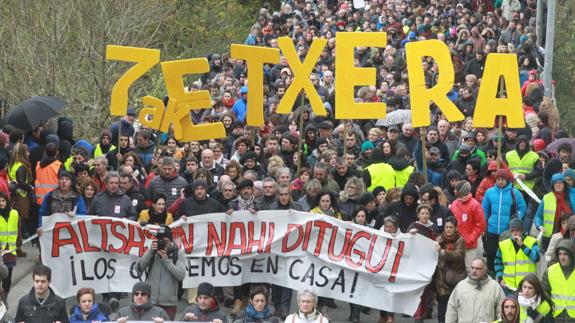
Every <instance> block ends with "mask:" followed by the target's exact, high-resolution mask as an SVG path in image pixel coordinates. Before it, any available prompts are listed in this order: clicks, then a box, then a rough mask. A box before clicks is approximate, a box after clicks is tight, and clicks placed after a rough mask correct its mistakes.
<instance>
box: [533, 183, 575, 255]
mask: <svg viewBox="0 0 575 323" xmlns="http://www.w3.org/2000/svg"><path fill="white" fill-rule="evenodd" d="M573 192H575V191H573V190H570V189H569V188H568V187H567V185H566V184H565V178H564V177H563V174H555V175H553V176H552V177H551V192H549V193H547V194H545V195H544V196H543V199H542V200H541V203H540V204H539V208H537V212H536V213H535V218H534V222H535V227H536V228H537V229H539V231H543V240H542V241H541V248H542V249H543V250H544V251H545V250H547V246H548V245H549V241H550V240H551V236H552V235H553V234H554V233H556V232H558V231H559V230H561V222H560V220H559V219H560V217H561V215H562V214H565V213H567V214H572V213H573V207H574V206H575V203H574V202H575V201H574V199H575V194H573Z"/></svg>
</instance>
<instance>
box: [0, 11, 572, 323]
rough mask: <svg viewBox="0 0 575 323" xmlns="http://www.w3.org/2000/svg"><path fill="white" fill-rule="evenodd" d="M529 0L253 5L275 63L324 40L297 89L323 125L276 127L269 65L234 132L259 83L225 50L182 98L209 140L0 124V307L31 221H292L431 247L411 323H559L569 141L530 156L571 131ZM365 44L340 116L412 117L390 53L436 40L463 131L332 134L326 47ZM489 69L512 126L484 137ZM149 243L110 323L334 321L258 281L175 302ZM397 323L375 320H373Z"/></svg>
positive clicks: (344, 123)
mask: <svg viewBox="0 0 575 323" xmlns="http://www.w3.org/2000/svg"><path fill="white" fill-rule="evenodd" d="M536 2H537V1H536V0H459V1H455V0H431V1H428V0H411V1H408V0H386V1H385V0H373V1H365V6H364V7H363V8H360V9H357V8H354V7H353V6H352V4H351V1H342V0H337V1H336V0H326V1H312V0H307V1H303V0H299V1H298V0H291V1H284V3H282V5H281V8H277V11H274V10H272V9H271V8H269V6H264V7H263V8H261V10H260V12H259V15H258V18H257V22H256V23H255V24H254V25H253V26H252V28H251V31H250V33H249V35H248V37H247V39H246V40H245V44H247V45H253V46H268V47H276V48H277V47H278V40H277V38H278V37H280V36H288V37H290V38H291V39H292V40H293V43H294V45H295V46H296V49H297V52H298V55H299V57H300V58H301V59H302V60H303V58H305V56H306V53H307V50H308V48H309V46H310V44H311V43H312V41H313V39H315V38H325V39H327V46H326V47H325V48H324V49H323V51H322V53H321V56H320V58H319V59H318V61H317V64H316V66H315V68H314V70H313V72H312V73H311V74H310V75H309V79H310V81H311V82H312V83H313V85H314V88H315V90H316V91H317V93H318V94H319V96H320V98H321V99H322V101H323V104H324V107H325V110H326V112H327V116H321V117H320V116H316V115H314V113H313V111H312V109H311V107H310V106H309V104H308V102H307V101H306V104H305V105H304V106H302V107H300V106H299V102H300V100H296V102H298V103H297V104H298V105H296V106H294V108H293V112H291V113H290V114H278V113H277V107H278V104H279V102H280V100H281V99H282V97H283V95H284V94H285V91H286V89H287V88H288V87H289V86H290V84H291V82H292V79H293V74H292V71H291V70H290V66H289V64H288V63H287V61H286V59H285V58H284V57H283V56H281V59H280V62H279V63H278V64H275V65H265V66H264V70H263V73H264V93H263V95H264V107H263V108H264V114H265V125H264V126H263V127H261V128H258V129H255V128H251V127H249V126H246V124H245V121H246V109H247V100H249V98H248V95H247V93H248V91H247V86H248V84H247V73H248V72H249V73H252V72H253V73H260V72H259V71H248V70H247V67H246V65H245V63H244V62H243V61H241V60H235V59H232V58H231V57H230V55H229V53H223V54H221V55H220V54H212V55H209V56H208V60H209V62H210V72H209V73H206V74H204V75H203V76H202V77H201V78H200V79H198V80H197V81H196V82H193V83H192V84H191V85H189V86H188V88H187V90H188V91H197V90H200V89H201V90H208V91H209V92H210V93H211V98H212V102H213V107H212V108H210V109H205V110H193V111H192V112H191V113H190V115H191V118H192V121H193V122H194V123H195V124H199V123H204V122H218V121H221V122H222V123H223V125H224V127H225V130H226V135H227V137H226V138H224V139H217V140H208V141H205V142H204V141H202V142H194V141H192V142H178V141H177V140H176V139H175V138H174V137H173V134H172V132H171V131H169V132H167V133H159V132H156V131H151V130H149V129H145V128H143V127H140V126H139V125H138V122H135V116H136V111H135V110H134V109H132V108H130V109H128V113H127V115H125V116H124V117H122V118H121V119H120V120H118V121H116V122H114V123H113V124H112V125H111V126H110V127H109V129H105V130H103V131H102V132H101V135H100V137H99V138H98V139H97V140H85V139H79V138H76V137H75V136H74V134H73V130H74V124H73V122H72V120H71V119H69V118H67V117H65V116H64V117H60V118H59V119H58V122H57V126H56V127H50V126H48V123H46V124H43V125H41V126H39V127H37V128H36V129H34V130H33V131H29V132H26V133H25V132H23V131H21V130H19V129H14V128H13V127H10V126H5V127H4V128H3V129H2V132H0V168H1V169H2V170H1V171H0V179H1V180H0V215H1V216H0V225H1V228H2V229H1V230H2V232H3V233H2V235H0V242H1V243H2V246H3V249H7V250H9V251H8V252H4V256H3V257H2V258H3V263H4V264H5V265H6V268H7V271H6V275H5V276H6V278H5V279H4V280H3V282H2V287H3V289H4V300H6V298H5V295H7V294H8V293H9V291H10V284H11V274H12V271H13V269H14V267H15V265H16V262H17V257H25V256H26V255H25V253H24V252H22V250H21V249H20V245H21V241H22V239H23V238H27V237H29V236H31V235H33V234H34V233H36V232H38V233H39V234H41V229H39V228H40V227H41V224H42V218H43V217H49V216H50V215H51V214H53V213H66V214H68V215H69V216H71V217H73V216H76V215H82V214H90V215H98V216H113V217H121V218H127V219H131V220H134V221H138V222H140V223H141V224H142V225H146V224H148V223H149V224H157V225H164V226H167V225H169V224H171V223H173V222H174V221H176V220H178V219H182V218H184V219H185V217H191V216H195V215H199V214H205V213H211V212H227V213H229V214H231V212H233V211H238V210H249V211H251V212H254V213H257V212H258V211H260V210H283V209H295V210H302V211H306V212H312V213H319V214H323V215H326V216H331V217H334V218H335V219H338V220H342V221H350V222H354V223H357V224H359V225H363V226H367V227H371V228H375V229H380V230H381V231H384V232H386V233H387V234H398V233H411V234H422V235H424V236H426V237H427V238H429V239H433V240H436V241H437V246H436V248H437V252H438V254H439V262H438V265H437V270H436V273H435V275H434V278H433V281H432V282H431V283H430V284H429V285H428V286H427V287H426V288H425V290H424V293H423V295H422V297H421V302H420V305H419V307H418V309H417V311H416V312H415V313H414V315H413V319H414V320H415V322H422V321H423V320H425V319H429V318H431V314H432V312H433V310H434V308H435V309H436V310H437V318H438V320H439V322H474V323H476V322H492V321H497V320H498V321H499V322H552V321H557V322H575V287H574V286H575V274H574V273H573V270H574V266H575V258H574V253H575V216H573V215H572V214H573V213H574V212H573V210H574V209H573V208H574V207H575V204H574V202H575V187H574V185H575V160H573V156H574V155H573V148H572V145H571V144H570V143H569V142H566V143H563V144H561V145H559V146H558V147H556V148H555V149H547V147H548V146H549V145H550V144H552V143H553V142H554V141H556V140H559V139H562V138H568V133H567V131H566V130H565V129H563V128H561V127H560V124H559V117H558V112H557V108H556V107H555V105H554V103H553V100H552V99H551V98H548V97H544V95H543V93H544V89H543V85H542V82H541V80H540V79H539V75H540V72H541V71H542V64H543V48H541V47H540V46H538V45H537V37H536V33H535V21H536V18H535V15H536V11H537V10H536V9H537V8H536ZM377 31H385V32H386V33H387V39H388V45H387V46H386V47H385V48H375V47H373V48H370V47H358V48H356V49H355V65H356V66H358V67H372V68H375V69H376V70H377V73H376V79H375V85H374V86H366V87H360V88H358V89H357V91H356V100H357V101H358V102H385V103H386V104H387V109H388V112H392V111H395V110H401V109H404V110H409V109H410V98H409V82H408V79H407V70H406V60H405V44H406V43H408V42H416V41H419V40H425V39H438V40H441V41H443V42H445V44H446V45H447V46H448V47H449V50H450V53H451V59H452V61H453V65H454V68H455V86H454V88H453V90H452V91H451V92H450V93H449V98H450V99H451V100H452V101H453V102H454V103H455V104H456V106H457V107H458V108H459V109H460V111H461V112H462V113H463V114H464V115H465V120H464V121H459V122H450V121H449V120H446V119H445V117H444V116H443V114H442V113H441V111H440V110H439V109H438V108H437V107H436V106H434V105H431V119H432V125H431V126H430V127H428V128H427V129H425V130H426V131H425V135H424V137H425V138H421V137H422V136H421V135H420V131H419V129H413V127H412V126H411V124H410V122H409V120H406V121H405V122H403V123H401V124H392V125H388V126H379V125H377V120H335V118H334V112H335V102H334V97H335V90H336V89H335V86H334V85H335V79H336V78H337V77H338V74H337V71H336V70H335V68H334V67H335V63H334V59H335V47H336V45H337V44H336V42H335V34H336V33H337V32H377ZM490 53H516V54H517V64H518V67H519V72H520V80H517V81H518V82H520V83H521V93H522V98H523V112H524V116H525V122H526V127H525V128H522V129H511V128H508V127H507V126H506V125H505V123H504V122H503V129H502V131H501V132H499V131H498V129H497V128H496V127H494V128H493V129H483V128H475V127H474V126H473V112H474V109H475V103H476V99H477V95H478V88H479V85H480V83H481V78H482V74H483V70H484V67H485V59H486V56H487V55H488V54H490ZM423 68H424V70H425V75H426V85H427V86H429V87H432V86H434V85H435V84H436V82H437V78H438V72H439V71H438V67H437V64H436V63H435V62H434V61H433V60H431V59H428V60H425V61H424V62H423ZM166 99H167V100H169V98H166ZM494 108H496V107H494ZM300 119H303V125H304V127H303V128H301V129H300V126H299V124H300ZM496 124H497V123H496V122H494V125H496ZM76 126H81V125H76ZM422 145H425V148H426V149H422V148H423V147H422ZM499 146H500V147H501V148H500V149H499ZM424 151H425V154H424V153H423V152H424ZM499 151H500V152H499ZM499 154H500V155H499ZM165 228H166V233H165V236H161V238H158V240H157V242H154V245H153V247H152V248H151V249H150V251H149V252H148V253H146V255H145V256H144V257H143V258H141V259H140V261H138V270H140V271H144V270H147V269H148V267H150V268H149V270H150V272H149V274H148V277H149V280H148V282H147V283H138V284H136V285H135V286H134V290H133V295H132V297H133V298H132V301H133V303H134V305H133V306H132V307H130V308H125V309H121V310H120V311H119V318H118V321H119V322H124V321H126V320H128V319H130V320H138V319H154V320H156V321H158V322H161V321H163V320H164V319H166V320H168V319H174V317H175V314H176V306H177V304H178V297H187V299H188V301H189V303H190V304H193V305H192V306H191V307H190V308H188V309H186V310H185V311H184V312H185V314H184V317H183V319H184V320H187V321H196V320H199V321H206V320H207V321H212V322H224V321H226V320H227V318H226V316H225V314H223V315H222V313H221V312H220V309H219V305H218V303H219V302H221V303H222V304H223V305H224V306H228V307H231V308H232V310H231V315H232V317H233V318H234V319H236V320H239V322H267V321H274V320H278V318H281V319H286V317H287V319H286V322H327V320H328V319H329V316H330V314H329V308H335V307H337V306H338V305H337V304H335V302H334V301H333V300H331V299H328V298H321V297H320V298H319V299H318V298H317V297H316V296H315V295H313V293H311V292H309V291H304V292H300V293H298V304H299V309H296V310H295V312H294V310H292V309H291V308H290V304H291V299H292V294H293V293H292V290H290V289H288V288H285V287H281V286H275V285H272V286H268V285H265V284H263V285H260V284H252V285H251V286H250V285H245V286H236V287H224V288H214V287H213V286H211V285H209V284H202V285H200V286H199V288H198V289H193V290H188V292H187V294H184V295H182V293H181V292H179V291H178V289H179V288H178V282H180V281H181V280H182V279H183V276H184V272H183V270H184V269H183V265H181V262H182V261H183V256H182V255H180V256H179V253H181V252H178V250H177V248H176V249H175V250H174V248H175V247H174V245H173V244H172V243H171V234H170V232H169V231H170V230H169V227H165ZM539 233H541V234H539ZM538 235H539V237H538V238H536V237H537V236H538ZM160 242H161V243H160ZM160 244H161V246H160ZM538 264H543V266H540V267H538ZM422 265H425V264H422ZM154 266H156V267H154ZM158 266H163V267H158ZM542 268H543V269H542ZM48 270H49V268H48V269H46V268H39V269H38V272H36V271H35V273H34V284H35V285H34V286H35V288H36V287H37V286H36V277H44V280H45V281H46V280H47V281H48V282H49V280H50V273H49V271H48ZM46 288H47V287H46ZM46 288H44V291H43V292H42V290H41V291H40V292H38V291H36V292H34V290H33V291H32V292H31V294H30V295H32V296H34V295H33V294H34V293H35V298H34V297H32V296H30V295H29V296H26V297H27V299H26V300H24V299H23V300H22V301H21V303H22V302H31V303H34V302H39V304H40V305H42V304H43V302H44V301H47V300H50V297H51V296H47V295H50V292H49V291H48V292H46V290H47V289H46ZM46 293H48V294H46ZM52 293H53V292H52ZM46 297H47V298H46ZM95 297H96V295H95V294H94V291H93V290H90V289H81V290H79V291H78V297H77V298H78V302H79V305H78V306H77V307H75V308H74V314H73V316H72V318H71V319H70V320H71V321H73V322H80V321H82V319H83V320H87V319H88V318H91V319H92V318H93V319H101V318H100V316H98V315H99V309H98V308H97V307H96V309H95V310H94V306H95V305H93V304H94V302H95ZM118 297H119V295H117V294H116V293H109V294H105V295H104V304H106V305H110V306H111V307H112V309H114V307H115V305H116V304H117V298H118ZM54 302H56V303H58V301H57V300H54ZM84 302H85V303H86V304H91V305H90V306H88V305H83V304H84ZM435 303H436V304H437V306H434V304H435ZM58 304H59V303H58ZM268 304H269V305H271V304H273V309H274V311H273V313H272V312H271V308H272V306H269V305H268ZM21 305H22V304H21ZM340 306H341V305H340ZM40 307H41V306H40ZM104 307H105V306H104ZM57 308H58V307H57V306H56V307H53V308H52V310H54V311H56V310H57ZM45 310H46V311H49V310H48V309H45ZM58 310H59V309H58ZM26 311H30V308H29V307H26V308H23V312H20V306H19V311H18V315H20V316H19V318H17V321H26V322H40V320H39V319H38V318H36V320H31V319H30V317H34V315H33V313H27V312H26ZM92 311H95V313H93V315H94V316H93V317H92V316H90V315H92V314H90V313H92ZM148 311H150V312H149V313H150V314H149V315H148V316H146V317H144V316H142V313H148ZM369 312H370V309H369V308H365V307H362V306H359V305H353V304H352V305H351V308H350V315H349V320H350V321H352V322H359V320H360V316H361V314H362V313H369ZM290 313H293V314H290ZM55 315H56V314H55ZM104 315H107V314H104ZM138 315H139V316H138ZM272 315H273V316H272ZM54 317H55V316H54ZM74 317H76V318H80V319H76V321H74V320H75V318H74ZM52 318H53V317H52ZM394 319H395V316H394V314H393V313H389V312H384V311H381V313H380V322H386V323H390V322H394ZM59 320H60V321H61V322H64V321H66V320H67V318H66V317H65V315H64V317H61V318H60V319H59ZM52 321H53V320H50V322H52ZM82 322H83V321H82Z"/></svg>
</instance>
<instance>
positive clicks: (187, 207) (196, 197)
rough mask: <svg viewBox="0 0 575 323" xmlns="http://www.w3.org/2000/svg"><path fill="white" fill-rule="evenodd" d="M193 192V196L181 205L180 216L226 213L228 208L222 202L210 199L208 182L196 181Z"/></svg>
mask: <svg viewBox="0 0 575 323" xmlns="http://www.w3.org/2000/svg"><path fill="white" fill-rule="evenodd" d="M192 192H193V193H192V196H190V197H188V198H186V199H185V200H184V201H183V202H182V205H180V214H181V215H182V216H194V215H200V214H207V213H219V212H225V211H226V208H225V207H224V206H223V205H222V204H221V203H220V202H218V201H216V200H214V199H213V198H210V197H208V183H207V182H206V181H204V180H196V181H195V182H194V184H193V185H192Z"/></svg>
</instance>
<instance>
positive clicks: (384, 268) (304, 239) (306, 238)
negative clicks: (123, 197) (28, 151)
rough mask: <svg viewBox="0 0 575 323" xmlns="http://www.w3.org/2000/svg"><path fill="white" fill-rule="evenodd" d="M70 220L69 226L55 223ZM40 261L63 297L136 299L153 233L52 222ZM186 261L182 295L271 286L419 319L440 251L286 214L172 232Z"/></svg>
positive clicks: (98, 220) (421, 240)
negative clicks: (126, 295)
mask: <svg viewBox="0 0 575 323" xmlns="http://www.w3.org/2000/svg"><path fill="white" fill-rule="evenodd" d="M59 221H66V222H59ZM44 223H45V227H44V233H43V235H42V236H41V245H42V260H43V262H44V263H45V264H46V265H48V266H50V267H51V268H52V269H53V270H54V274H53V278H52V282H53V284H52V286H53V287H54V289H55V291H56V292H57V293H58V294H59V295H61V296H64V297H67V296H72V295H74V294H75V293H76V290H77V289H78V288H80V287H93V288H95V289H96V291H97V292H108V291H114V292H130V291H131V288H132V285H133V284H134V283H135V282H137V281H138V280H140V279H141V280H145V276H141V275H139V274H138V273H137V272H136V270H135V268H134V266H135V265H134V264H135V262H136V261H137V260H138V258H139V257H140V256H142V255H143V254H144V253H145V252H147V250H148V247H149V245H150V244H151V239H153V233H152V231H150V230H149V227H145V228H142V227H140V226H139V225H138V224H137V223H135V222H132V221H127V220H121V219H115V218H107V217H77V218H76V219H75V220H74V221H71V222H70V218H69V217H59V215H54V216H52V217H51V219H47V221H45V222H44ZM171 227H172V233H173V235H174V241H175V242H176V243H177V244H178V245H179V247H180V248H182V249H184V251H185V254H186V257H187V259H186V272H187V274H186V277H185V279H184V282H183V286H184V287H187V288H191V287H196V286H198V285H199V284H200V283H202V282H210V283H212V284H214V285H215V286H237V285H241V284H244V283H250V282H259V283H273V284H275V285H281V286H285V287H289V288H292V289H294V290H303V289H306V288H307V289H311V290H313V291H314V292H315V293H316V294H318V295H319V296H324V297H330V298H335V299H339V300H342V301H346V302H352V303H357V304H361V305H364V306H368V307H373V308H377V309H383V310H387V311H392V312H398V313H407V314H413V313H414V312H415V310H416V308H417V305H418V304H419V298H420V296H421V293H422V292H423V289H424V288H425V286H426V285H427V284H428V283H429V282H430V281H431V278H432V276H433V273H434V271H435V267H436V264H437V252H436V251H435V244H434V243H433V242H432V241H431V240H429V239H427V238H425V237H423V236H421V235H418V234H415V235H413V234H401V235H398V236H394V237H392V236H390V235H388V234H385V233H382V232H379V231H377V230H373V229H370V228H367V227H362V226H358V225H356V224H352V223H347V222H343V221H339V220H336V219H333V218H330V217H327V216H323V215H318V214H311V213H305V212H297V211H291V210H289V211H288V210H285V211H264V212H258V213H257V214H255V215H254V214H251V213H249V212H236V213H234V214H233V215H231V216H230V215H226V214H224V213H221V214H206V215H201V216H195V217H190V218H188V219H187V221H186V222H182V221H178V222H176V223H174V224H173V225H172V226H171Z"/></svg>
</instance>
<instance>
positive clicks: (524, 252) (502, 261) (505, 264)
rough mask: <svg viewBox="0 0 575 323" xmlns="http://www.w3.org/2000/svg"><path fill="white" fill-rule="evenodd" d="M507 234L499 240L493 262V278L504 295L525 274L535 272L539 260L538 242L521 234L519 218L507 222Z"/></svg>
mask: <svg viewBox="0 0 575 323" xmlns="http://www.w3.org/2000/svg"><path fill="white" fill-rule="evenodd" d="M509 234H510V237H509V238H508V239H505V240H502V241H501V242H499V249H498V250H497V255H496V256H495V262H494V267H495V278H496V279H497V280H498V281H499V284H500V285H501V287H503V291H504V292H505V294H506V295H508V294H510V293H511V292H513V291H515V290H516V289H517V287H518V286H519V282H521V280H522V279H523V278H524V277H525V276H527V275H529V274H536V273H537V262H538V261H539V242H537V240H536V239H535V238H533V237H531V236H529V235H527V236H525V235H524V234H523V221H521V219H519V218H515V219H513V220H511V222H509Z"/></svg>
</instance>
